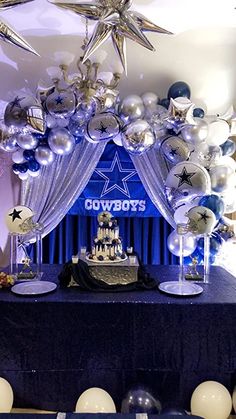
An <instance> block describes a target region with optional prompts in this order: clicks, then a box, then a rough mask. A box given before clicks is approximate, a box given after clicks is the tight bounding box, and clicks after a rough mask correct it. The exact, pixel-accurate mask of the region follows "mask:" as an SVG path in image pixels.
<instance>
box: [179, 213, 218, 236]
mask: <svg viewBox="0 0 236 419" xmlns="http://www.w3.org/2000/svg"><path fill="white" fill-rule="evenodd" d="M186 217H187V218H188V219H189V230H190V231H191V233H193V234H197V235H198V234H209V233H211V232H212V231H213V229H214V227H215V225H216V217H215V214H214V213H213V212H212V211H211V210H210V209H209V208H206V207H203V206H196V207H192V208H191V209H190V210H188V212H187V213H186Z"/></svg>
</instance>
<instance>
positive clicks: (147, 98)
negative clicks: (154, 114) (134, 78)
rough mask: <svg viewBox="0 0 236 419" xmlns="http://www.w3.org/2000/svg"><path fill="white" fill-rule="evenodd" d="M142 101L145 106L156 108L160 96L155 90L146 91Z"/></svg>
mask: <svg viewBox="0 0 236 419" xmlns="http://www.w3.org/2000/svg"><path fill="white" fill-rule="evenodd" d="M141 98H142V101H143V104H144V106H145V108H155V106H156V105H157V102H158V96H157V95H156V93H153V92H146V93H144V94H143V95H142V96H141Z"/></svg>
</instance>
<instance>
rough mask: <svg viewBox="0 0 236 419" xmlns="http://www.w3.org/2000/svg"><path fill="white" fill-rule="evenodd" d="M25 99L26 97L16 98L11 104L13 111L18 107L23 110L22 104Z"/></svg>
mask: <svg viewBox="0 0 236 419" xmlns="http://www.w3.org/2000/svg"><path fill="white" fill-rule="evenodd" d="M23 99H25V97H18V96H16V97H15V99H14V100H13V101H12V102H11V103H10V104H11V111H12V109H13V108H14V107H15V106H17V107H18V108H21V106H20V102H21V101H22V100H23Z"/></svg>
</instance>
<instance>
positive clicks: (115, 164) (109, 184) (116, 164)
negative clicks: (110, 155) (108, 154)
mask: <svg viewBox="0 0 236 419" xmlns="http://www.w3.org/2000/svg"><path fill="white" fill-rule="evenodd" d="M117 171H118V173H119V177H121V176H120V173H124V174H126V176H124V177H122V178H121V180H120V184H121V185H122V186H121V185H118V184H117V183H116V180H115V181H114V180H113V179H114V178H115V179H117V178H118V176H116V172H117ZM95 172H96V173H97V174H98V175H99V176H101V177H102V178H103V179H104V180H105V181H106V182H105V184H104V187H103V190H102V193H101V197H103V196H104V195H106V194H108V193H109V192H112V191H113V190H114V189H117V190H118V191H120V192H121V193H122V194H124V195H126V196H128V197H129V198H130V192H129V189H128V186H127V180H129V179H130V178H131V177H133V176H135V175H136V174H137V172H136V170H134V169H124V168H123V167H122V166H121V162H120V159H119V155H118V152H116V153H115V156H114V159H113V161H112V163H111V166H110V167H109V168H102V169H96V170H95ZM105 173H107V174H108V175H106V174H105ZM109 173H110V175H109ZM112 178H113V179H112Z"/></svg>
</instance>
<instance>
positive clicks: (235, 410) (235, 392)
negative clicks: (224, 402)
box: [232, 386, 236, 413]
mask: <svg viewBox="0 0 236 419" xmlns="http://www.w3.org/2000/svg"><path fill="white" fill-rule="evenodd" d="M232 401H233V408H234V413H236V386H235V387H234V391H233V396H232Z"/></svg>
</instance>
